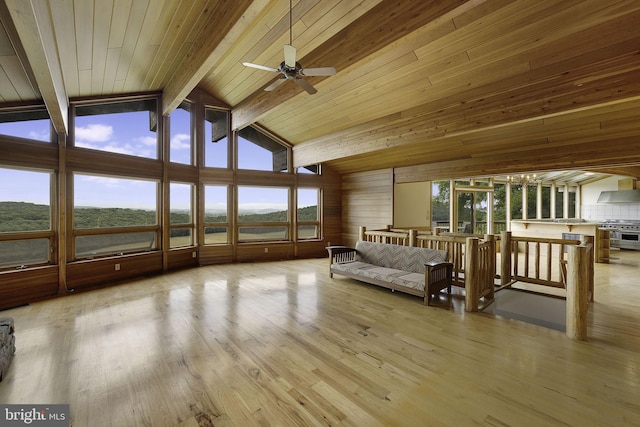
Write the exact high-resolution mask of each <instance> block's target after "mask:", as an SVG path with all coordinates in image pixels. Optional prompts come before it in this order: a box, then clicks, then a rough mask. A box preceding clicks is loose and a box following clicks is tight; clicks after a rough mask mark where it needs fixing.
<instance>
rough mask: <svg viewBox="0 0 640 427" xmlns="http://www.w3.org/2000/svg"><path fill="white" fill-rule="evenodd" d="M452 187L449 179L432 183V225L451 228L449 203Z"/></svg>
mask: <svg viewBox="0 0 640 427" xmlns="http://www.w3.org/2000/svg"><path fill="white" fill-rule="evenodd" d="M450 192H451V188H450V185H449V181H434V182H433V183H432V184H431V222H432V227H433V228H436V227H442V228H443V229H446V230H447V231H448V230H449V220H450V219H449V206H450V205H449V203H450V194H449V193H450Z"/></svg>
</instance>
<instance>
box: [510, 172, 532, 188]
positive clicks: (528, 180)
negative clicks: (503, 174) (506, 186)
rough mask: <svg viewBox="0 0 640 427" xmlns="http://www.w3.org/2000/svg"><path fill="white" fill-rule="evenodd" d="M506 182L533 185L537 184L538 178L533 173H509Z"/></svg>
mask: <svg viewBox="0 0 640 427" xmlns="http://www.w3.org/2000/svg"><path fill="white" fill-rule="evenodd" d="M507 182H509V183H510V184H513V185H522V186H525V185H530V184H531V185H533V184H538V182H539V180H538V177H537V175H536V174H535V173H534V174H532V175H530V174H520V175H509V176H507Z"/></svg>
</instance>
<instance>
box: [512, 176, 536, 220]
mask: <svg viewBox="0 0 640 427" xmlns="http://www.w3.org/2000/svg"><path fill="white" fill-rule="evenodd" d="M522 218H523V216H522V185H520V184H511V219H522ZM534 218H535V217H534Z"/></svg>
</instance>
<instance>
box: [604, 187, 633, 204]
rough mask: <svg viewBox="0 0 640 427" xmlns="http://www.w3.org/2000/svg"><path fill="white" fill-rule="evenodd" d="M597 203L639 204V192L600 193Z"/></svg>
mask: <svg viewBox="0 0 640 427" xmlns="http://www.w3.org/2000/svg"><path fill="white" fill-rule="evenodd" d="M598 203H640V190H618V191H602V192H601V193H600V197H598Z"/></svg>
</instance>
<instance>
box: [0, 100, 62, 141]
mask: <svg viewBox="0 0 640 427" xmlns="http://www.w3.org/2000/svg"><path fill="white" fill-rule="evenodd" d="M0 134H1V135H8V136H17V137H19V138H26V139H31V140H34V141H42V142H52V140H54V139H56V137H55V135H56V134H55V132H52V131H51V120H49V114H48V113H47V110H46V109H44V108H43V109H41V110H27V111H24V110H23V111H12V112H5V113H0Z"/></svg>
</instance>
